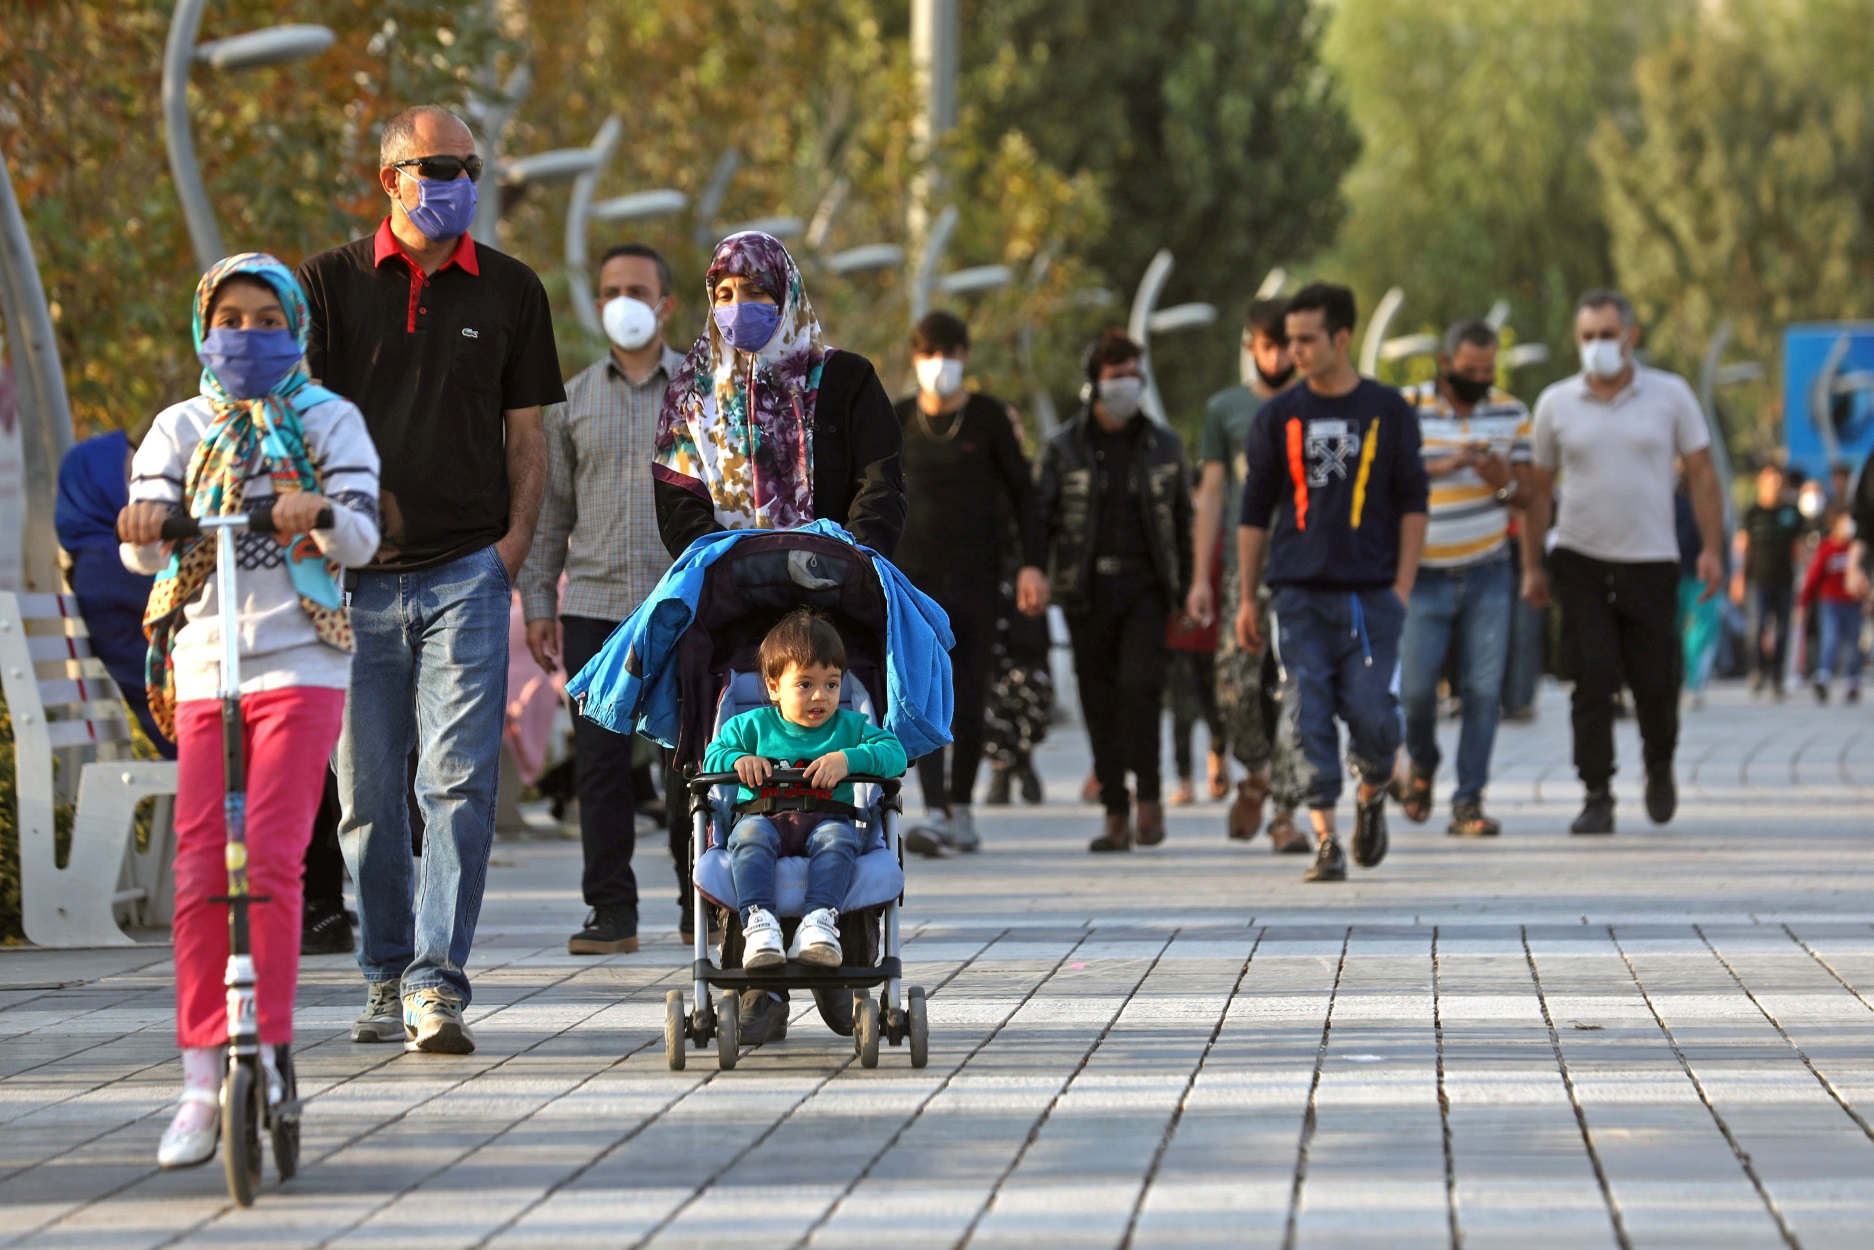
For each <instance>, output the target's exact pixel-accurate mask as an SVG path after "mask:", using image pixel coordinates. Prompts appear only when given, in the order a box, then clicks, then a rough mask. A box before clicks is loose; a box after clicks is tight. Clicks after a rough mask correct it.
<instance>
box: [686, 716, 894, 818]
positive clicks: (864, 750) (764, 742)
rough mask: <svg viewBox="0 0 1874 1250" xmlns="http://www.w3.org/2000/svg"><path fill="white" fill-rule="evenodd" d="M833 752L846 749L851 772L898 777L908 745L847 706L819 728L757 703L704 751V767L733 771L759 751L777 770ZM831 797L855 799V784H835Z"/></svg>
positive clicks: (743, 796) (743, 794) (750, 794)
mask: <svg viewBox="0 0 1874 1250" xmlns="http://www.w3.org/2000/svg"><path fill="white" fill-rule="evenodd" d="M829 751H844V752H845V753H846V768H847V771H849V772H854V773H863V774H867V775H870V776H873V777H896V776H898V775H899V774H900V773H902V772H904V770H905V764H906V760H905V757H904V748H903V747H902V746H900V745H898V739H897V738H896V737H894V736H893V735H891V734H889V733H887V732H885V731H884V730H883V729H874V728H873V727H872V726H871V725H868V724H867V723H866V719H865V717H863V716H861V715H859V713H857V712H849V711H846V710H844V709H843V708H842V709H841V710H840V711H837V712H835V713H833V715H832V716H831V717H829V718H828V719H827V723H826V724H824V725H822V726H820V727H819V728H818V729H810V728H808V727H807V726H805V725H796V724H794V723H793V722H792V721H790V720H788V719H786V718H785V717H783V716H782V715H781V709H780V708H778V707H758V708H755V709H754V710H753V711H749V712H743V713H742V714H741V715H740V716H735V717H731V718H730V719H729V723H728V724H726V725H724V726H723V727H722V732H721V733H718V734H717V735H716V740H715V741H714V742H712V743H710V744H709V750H707V751H705V752H704V753H703V771H704V772H708V773H728V772H734V771H735V761H737V760H739V759H741V758H742V757H743V756H744V755H759V756H761V757H762V758H763V759H765V760H771V761H773V763H774V766H775V767H776V768H786V767H796V766H798V767H805V766H806V765H808V764H811V763H812V762H813V761H814V760H817V759H819V758H820V757H821V756H822V755H825V754H826V753H827V752H829ZM755 797H756V795H755V792H754V791H753V790H750V789H749V788H748V787H747V786H743V787H741V791H740V793H739V795H738V798H739V800H740V801H742V802H747V801H748V800H750V799H752V798H755ZM833 799H834V801H835V802H838V803H850V802H852V787H851V786H850V785H848V784H845V783H843V782H842V783H841V784H840V785H838V786H836V787H834V790H833Z"/></svg>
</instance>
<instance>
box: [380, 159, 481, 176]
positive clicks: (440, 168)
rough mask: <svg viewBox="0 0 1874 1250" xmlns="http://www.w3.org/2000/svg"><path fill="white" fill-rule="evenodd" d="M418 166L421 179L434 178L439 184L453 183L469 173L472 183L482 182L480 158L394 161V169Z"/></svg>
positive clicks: (392, 166) (391, 165) (392, 165)
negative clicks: (459, 176)
mask: <svg viewBox="0 0 1874 1250" xmlns="http://www.w3.org/2000/svg"><path fill="white" fill-rule="evenodd" d="M412 165H414V166H416V172H417V175H418V176H419V177H422V178H433V179H435V180H436V181H438V182H451V181H454V180H455V178H456V177H457V176H458V175H459V174H461V173H462V171H463V170H465V169H466V170H467V171H468V179H469V181H470V182H479V181H481V176H482V158H481V157H479V156H413V157H411V158H410V159H409V160H407V161H392V162H391V164H390V167H391V168H392V169H408V168H409V167H410V166H412Z"/></svg>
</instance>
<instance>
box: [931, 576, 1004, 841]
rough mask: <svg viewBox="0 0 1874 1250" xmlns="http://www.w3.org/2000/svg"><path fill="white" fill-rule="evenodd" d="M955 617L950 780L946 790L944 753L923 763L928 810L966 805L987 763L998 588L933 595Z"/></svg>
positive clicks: (952, 626)
mask: <svg viewBox="0 0 1874 1250" xmlns="http://www.w3.org/2000/svg"><path fill="white" fill-rule="evenodd" d="M931 598H933V599H935V600H936V601H937V606H938V607H940V608H942V609H943V610H944V611H945V612H946V613H948V614H949V616H950V632H951V633H952V634H954V635H955V636H956V645H955V646H953V647H951V648H950V684H951V688H952V690H953V692H954V693H953V696H952V703H951V712H950V738H951V741H950V747H949V756H950V776H949V784H948V785H947V786H946V785H945V784H944V781H945V779H944V748H941V747H940V748H938V749H937V750H935V751H932V752H931V753H930V754H928V755H923V756H920V757H919V758H918V762H917V775H918V782H919V784H920V785H921V786H922V788H923V790H924V806H926V807H929V808H943V809H945V810H948V809H949V808H951V807H955V806H959V805H966V804H968V803H969V801H970V794H971V793H972V792H973V791H974V790H975V789H976V773H977V770H978V769H979V768H981V766H982V762H983V705H984V702H985V701H986V700H987V698H988V695H989V671H990V659H991V655H992V653H993V652H994V650H995V645H996V608H997V598H998V595H997V591H996V584H995V583H994V582H987V583H985V584H984V585H982V586H981V587H978V588H974V589H972V590H966V591H962V592H949V593H944V594H932V595H931Z"/></svg>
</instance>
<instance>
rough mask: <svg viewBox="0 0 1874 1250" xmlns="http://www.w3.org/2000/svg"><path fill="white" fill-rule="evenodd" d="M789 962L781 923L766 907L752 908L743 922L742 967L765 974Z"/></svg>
mask: <svg viewBox="0 0 1874 1250" xmlns="http://www.w3.org/2000/svg"><path fill="white" fill-rule="evenodd" d="M786 962H787V952H786V951H785V950H784V949H782V946H781V922H780V921H778V920H776V919H775V918H774V913H772V912H770V911H769V910H768V909H767V908H765V907H751V908H749V909H748V918H747V919H746V920H744V921H742V967H743V968H744V969H746V970H747V971H749V972H765V971H767V970H769V969H771V968H778V967H780V966H781V965H782V964H784V963H786Z"/></svg>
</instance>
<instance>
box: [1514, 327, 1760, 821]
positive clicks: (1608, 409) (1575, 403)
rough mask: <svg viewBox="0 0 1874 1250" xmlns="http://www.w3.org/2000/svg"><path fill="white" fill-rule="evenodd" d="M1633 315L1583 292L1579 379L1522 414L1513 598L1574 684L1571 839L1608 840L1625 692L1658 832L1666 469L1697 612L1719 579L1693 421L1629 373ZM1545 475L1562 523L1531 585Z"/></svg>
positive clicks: (1680, 399)
mask: <svg viewBox="0 0 1874 1250" xmlns="http://www.w3.org/2000/svg"><path fill="white" fill-rule="evenodd" d="M1639 337H1640V335H1639V326H1638V325H1637V324H1636V322H1635V320H1634V316H1633V306H1632V305H1631V304H1630V303H1628V302H1627V299H1626V297H1625V296H1623V295H1621V294H1620V293H1619V292H1617V291H1608V290H1597V291H1590V292H1588V293H1587V294H1586V295H1583V296H1582V297H1581V300H1580V302H1579V303H1578V304H1577V305H1576V307H1575V345H1576V347H1577V348H1579V349H1580V352H1581V372H1580V373H1578V374H1576V375H1574V376H1573V377H1570V378H1564V379H1563V380H1562V381H1560V382H1557V383H1555V384H1554V385H1553V386H1551V387H1549V388H1548V389H1547V390H1545V391H1543V392H1542V395H1541V397H1540V398H1538V399H1537V400H1536V429H1535V449H1534V458H1535V463H1534V465H1533V466H1532V469H1531V473H1530V486H1531V487H1532V488H1533V489H1532V490H1531V493H1530V499H1529V513H1528V523H1527V524H1526V525H1525V526H1524V527H1523V597H1524V598H1526V599H1527V600H1528V601H1529V602H1530V603H1531V604H1533V605H1534V606H1536V607H1544V606H1546V605H1547V604H1548V602H1549V582H1550V578H1551V577H1553V579H1554V587H1555V597H1556V598H1557V599H1559V600H1560V602H1561V605H1562V656H1563V661H1564V663H1565V665H1566V667H1567V671H1568V675H1569V676H1571V677H1573V678H1574V682H1575V690H1574V705H1573V715H1574V731H1575V771H1576V773H1578V774H1579V775H1580V777H1581V784H1582V785H1583V786H1584V787H1585V788H1586V789H1587V802H1586V804H1585V806H1584V807H1583V808H1582V812H1581V815H1580V816H1579V817H1577V818H1576V820H1575V822H1574V824H1573V825H1572V826H1570V829H1569V832H1571V833H1612V832H1613V831H1614V797H1613V793H1612V791H1611V790H1610V788H1609V785H1610V783H1611V782H1612V780H1613V776H1614V698H1615V696H1616V695H1618V694H1619V692H1620V684H1621V681H1622V679H1623V678H1624V679H1625V681H1626V684H1627V686H1628V688H1629V689H1631V690H1632V691H1633V704H1634V712H1635V717H1636V719H1637V720H1638V722H1639V727H1640V742H1641V745H1642V748H1643V754H1644V756H1645V762H1646V814H1647V815H1648V816H1650V817H1651V818H1652V820H1653V822H1654V823H1655V824H1662V825H1663V824H1665V823H1666V822H1667V821H1669V820H1671V819H1672V816H1673V812H1674V811H1675V810H1676V809H1677V807H1678V801H1679V797H1678V789H1677V786H1676V784H1675V782H1674V780H1673V775H1672V757H1673V752H1674V751H1675V750H1676V749H1677V747H1678V741H1679V683H1680V678H1681V669H1682V667H1683V659H1682V653H1681V649H1680V644H1679V631H1678V623H1677V619H1676V618H1677V614H1678V585H1679V563H1678V562H1679V543H1678V537H1677V531H1676V528H1675V526H1674V521H1673V502H1672V496H1673V485H1674V481H1675V473H1674V463H1675V461H1676V462H1678V463H1679V464H1681V465H1683V472H1684V474H1685V481H1686V485H1687V487H1688V488H1689V489H1690V492H1691V496H1692V507H1693V510H1694V511H1695V512H1696V513H1697V516H1698V530H1699V537H1700V539H1701V544H1702V549H1701V550H1700V552H1699V555H1698V575H1699V578H1700V579H1701V580H1702V581H1703V582H1704V583H1705V598H1707V599H1709V598H1710V597H1711V596H1712V595H1713V594H1715V593H1716V592H1717V589H1718V583H1719V580H1720V577H1721V575H1722V572H1723V561H1722V558H1721V555H1720V553H1721V552H1723V550H1724V499H1723V495H1722V493H1721V491H1720V488H1719V486H1718V475H1717V473H1716V471H1715V470H1714V469H1713V468H1712V463H1711V447H1710V444H1711V438H1710V435H1708V434H1707V433H1706V430H1705V419H1704V415H1703V414H1702V413H1701V412H1700V410H1699V407H1698V400H1697V399H1696V398H1695V397H1694V396H1693V394H1692V388H1691V387H1690V386H1688V385H1686V383H1685V379H1683V378H1681V377H1679V376H1678V375H1676V374H1672V373H1667V372H1665V371H1663V370H1660V369H1649V368H1647V367H1645V366H1644V365H1640V364H1637V363H1636V362H1635V361H1634V359H1633V348H1634V345H1635V344H1636V343H1637V342H1638V341H1639ZM1557 474H1560V476H1561V486H1562V511H1561V521H1560V524H1559V525H1558V527H1557V529H1556V536H1555V544H1554V551H1553V552H1552V553H1551V554H1550V556H1549V567H1548V570H1547V571H1546V572H1545V571H1544V569H1543V563H1542V548H1543V542H1544V538H1545V536H1546V535H1547V533H1548V529H1549V517H1550V514H1551V503H1552V501H1553V499H1554V494H1553V492H1554V488H1555V481H1556V476H1557Z"/></svg>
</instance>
